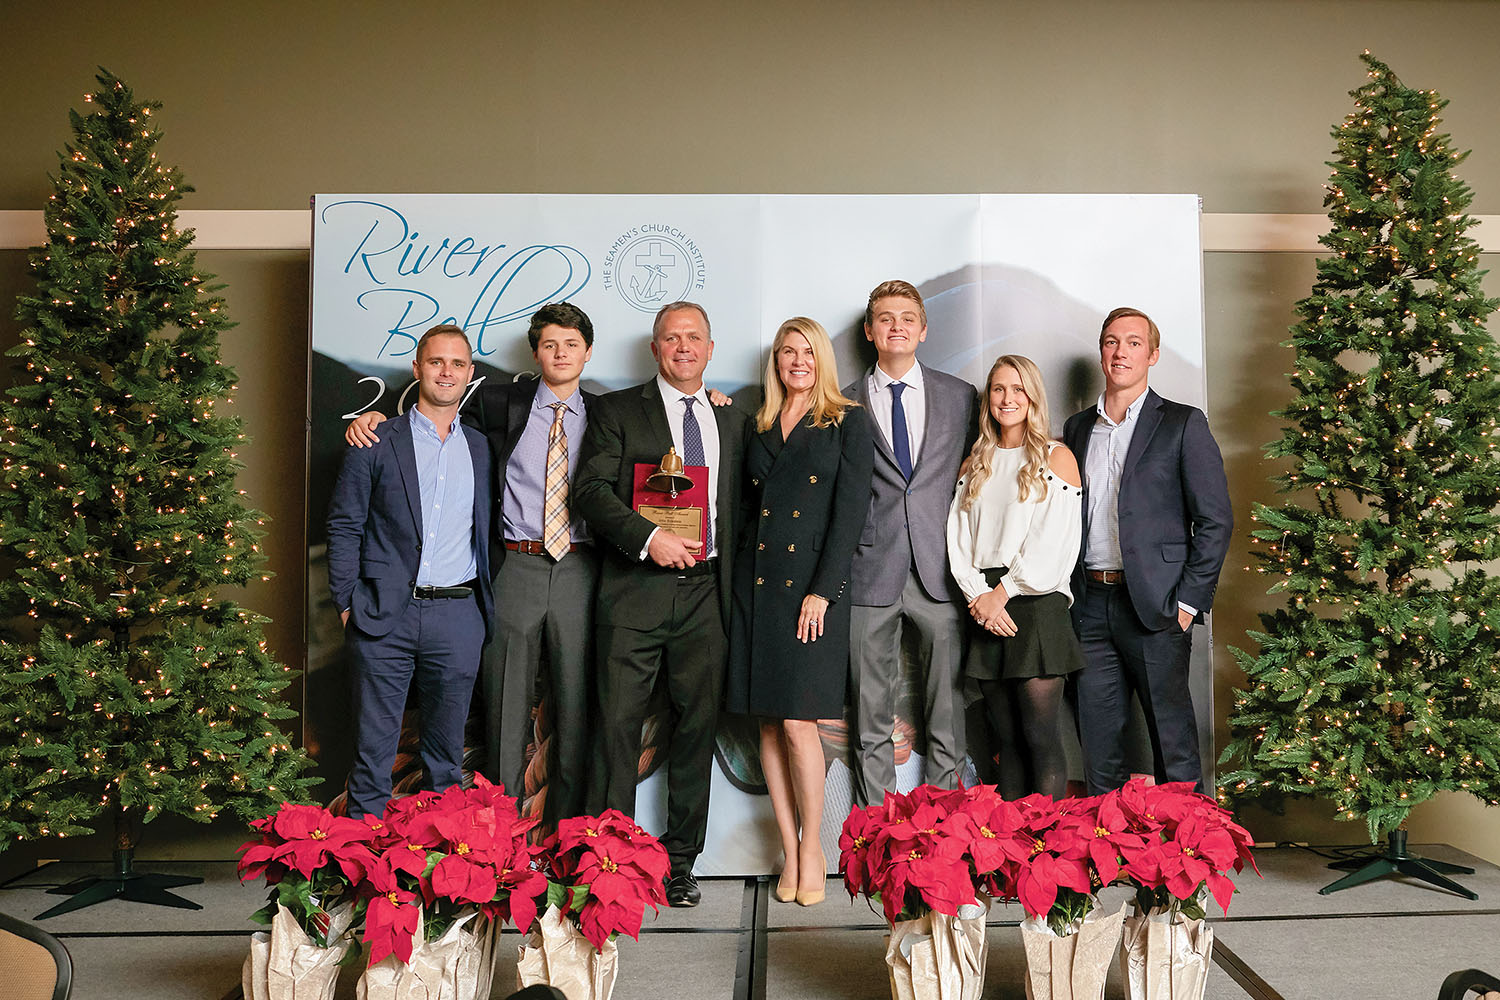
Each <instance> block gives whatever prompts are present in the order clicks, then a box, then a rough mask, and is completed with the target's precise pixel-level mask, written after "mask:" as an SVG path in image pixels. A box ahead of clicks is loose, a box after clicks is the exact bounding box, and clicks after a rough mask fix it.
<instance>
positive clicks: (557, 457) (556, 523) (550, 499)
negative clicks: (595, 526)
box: [542, 403, 572, 559]
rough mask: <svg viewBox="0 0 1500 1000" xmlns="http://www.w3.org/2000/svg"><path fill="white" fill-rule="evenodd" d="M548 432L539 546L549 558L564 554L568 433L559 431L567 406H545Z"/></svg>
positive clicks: (566, 524)
mask: <svg viewBox="0 0 1500 1000" xmlns="http://www.w3.org/2000/svg"><path fill="white" fill-rule="evenodd" d="M547 405H549V406H551V407H552V429H551V430H549V431H548V432H547V478H546V480H545V482H544V484H543V487H542V547H543V548H544V549H546V550H547V554H548V555H550V556H551V557H552V558H553V559H561V558H562V557H563V556H565V555H567V554H568V543H569V542H570V541H571V540H572V536H571V533H570V532H569V530H568V432H567V431H565V430H563V414H564V413H566V412H567V409H568V404H567V403H549V404H547Z"/></svg>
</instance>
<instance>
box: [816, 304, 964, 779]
mask: <svg viewBox="0 0 1500 1000" xmlns="http://www.w3.org/2000/svg"><path fill="white" fill-rule="evenodd" d="M865 336H866V337H867V338H868V339H869V340H870V341H871V342H873V343H874V345H875V351H876V355H877V359H876V362H875V365H874V367H872V368H870V369H869V370H868V371H867V372H865V375H864V377H863V378H860V379H858V380H857V381H855V382H854V383H852V384H851V385H849V386H847V387H846V388H845V389H844V394H845V395H847V396H849V397H850V398H852V399H854V400H857V401H858V402H859V404H860V405H861V406H864V407H865V408H866V409H867V410H868V411H869V413H870V416H871V417H872V418H873V420H874V424H875V426H876V428H877V433H876V434H875V474H874V477H873V479H872V480H871V485H870V514H869V519H868V520H867V521H866V523H865V528H864V533H863V535H862V536H861V538H860V543H859V547H858V548H857V549H856V550H855V553H854V564H853V568H852V569H851V571H850V581H849V582H850V590H851V604H852V608H851V613H852V614H851V617H852V622H851V641H850V646H849V683H850V699H851V701H853V703H854V708H855V713H856V722H857V727H858V730H859V731H858V744H857V746H856V748H855V750H856V757H857V761H858V771H859V776H858V780H857V781H856V783H855V794H856V796H857V797H858V798H859V799H860V801H862V802H864V803H866V804H869V803H875V802H879V801H880V799H881V796H882V794H883V793H884V792H885V791H895V790H896V763H895V741H894V739H893V734H892V730H893V728H894V726H895V721H896V716H895V706H896V702H897V696H898V694H899V691H900V683H901V637H902V633H903V631H904V630H905V629H906V628H908V627H909V628H912V629H914V630H915V632H916V634H917V639H918V644H919V648H920V663H919V665H920V667H921V668H922V669H923V670H924V677H923V699H922V701H923V706H924V708H925V711H926V719H925V723H926V733H927V760H926V765H927V767H926V775H925V779H926V781H928V782H930V783H931V784H935V785H941V786H943V787H947V788H952V787H954V786H955V785H956V784H957V782H958V768H959V766H960V763H961V762H962V760H963V753H964V731H963V717H964V706H963V696H962V692H961V689H960V683H961V680H962V678H961V677H960V672H961V669H962V664H963V650H964V617H965V616H964V613H963V612H964V601H963V598H962V596H961V595H960V593H959V591H958V589H957V585H956V584H955V583H954V581H953V576H952V574H951V573H949V571H948V546H947V541H946V535H945V531H946V526H947V520H948V508H949V506H950V505H951V504H952V502H953V487H954V484H955V483H956V482H957V481H958V468H959V465H961V464H962V462H963V460H964V456H965V455H967V454H968V452H969V447H970V445H972V444H973V443H974V438H975V436H976V435H977V433H978V427H979V396H978V394H977V393H976V392H975V391H974V387H973V386H972V385H970V384H969V383H967V382H965V381H963V380H962V379H958V378H954V377H953V376H951V375H945V374H943V373H942V372H939V371H936V370H934V369H932V368H928V367H927V366H926V365H924V364H922V363H920V362H919V361H917V345H918V344H920V343H922V341H924V340H926V339H927V309H926V306H924V305H923V303H922V295H921V293H920V292H918V291H917V289H916V288H915V287H914V286H912V285H911V284H910V283H909V282H905V281H886V282H882V283H881V284H879V285H877V286H876V287H875V289H874V290H873V291H872V292H870V298H869V301H868V303H867V304H866V306H865ZM913 721H914V722H915V721H917V720H913Z"/></svg>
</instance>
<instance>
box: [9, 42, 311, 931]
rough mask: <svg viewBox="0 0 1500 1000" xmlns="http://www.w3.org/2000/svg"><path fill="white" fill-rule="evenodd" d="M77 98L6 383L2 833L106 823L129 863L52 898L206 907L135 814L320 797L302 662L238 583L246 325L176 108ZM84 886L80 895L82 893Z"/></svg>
mask: <svg viewBox="0 0 1500 1000" xmlns="http://www.w3.org/2000/svg"><path fill="white" fill-rule="evenodd" d="M98 81H99V90H98V92H97V93H94V94H90V95H87V96H86V97H85V100H86V101H88V102H90V103H91V104H92V105H93V107H92V108H91V109H90V110H89V111H88V113H87V114H79V113H77V112H74V113H72V115H71V119H72V126H73V133H74V136H73V142H72V143H71V144H70V145H69V146H68V147H67V148H66V151H65V152H64V153H63V155H62V156H61V168H60V170H59V172H58V176H57V177H56V178H55V191H54V193H53V194H52V196H51V198H50V199H49V201H48V204H47V208H46V213H45V215H46V224H47V243H46V245H45V246H42V247H39V248H37V249H35V250H34V251H33V252H32V255H31V266H32V273H33V274H34V275H35V277H36V281H37V290H36V293H35V294H34V295H29V296H24V297H22V298H21V300H20V304H19V307H18V309H17V316H18V318H19V320H20V322H21V325H22V326H23V327H24V330H23V332H22V335H21V344H20V345H19V346H18V347H16V348H14V349H13V350H12V351H11V352H10V353H11V354H12V355H13V356H15V357H18V358H19V359H20V360H21V362H22V364H23V365H24V373H23V375H22V377H21V380H20V383H19V384H18V385H15V386H13V387H12V388H11V389H9V390H8V391H7V392H6V394H5V396H4V399H3V400H0V553H3V555H0V559H3V560H4V562H5V563H6V564H7V566H6V571H5V572H4V573H3V575H0V616H3V617H4V618H5V619H6V623H5V624H6V630H5V632H4V633H3V634H0V705H4V706H5V711H4V713H3V714H0V849H3V847H4V846H5V845H6V844H7V843H9V842H10V841H12V840H14V839H23V838H34V837H51V836H56V837H67V836H72V835H76V834H80V833H88V832H92V829H93V826H94V824H95V821H96V820H97V819H99V818H100V817H109V818H110V819H111V821H112V822H113V826H114V830H115V848H116V850H115V866H116V870H115V873H114V874H113V875H112V876H110V877H108V878H105V879H102V880H98V881H97V883H95V884H90V885H87V886H79V885H75V886H71V887H66V888H67V889H68V890H69V891H71V892H72V894H73V898H72V899H71V900H69V901H67V902H65V903H63V904H62V905H61V906H59V907H55V908H54V909H53V910H51V911H48V914H46V915H50V914H52V913H55V912H63V911H66V910H68V909H76V908H78V907H79V906H84V905H88V904H89V903H91V902H97V901H99V900H101V899H107V898H111V897H114V896H124V897H126V898H133V899H143V900H146V901H151V902H160V903H165V904H168V905H179V906H183V905H185V906H195V905H196V904H192V903H188V902H187V901H186V900H182V899H181V898H180V897H176V896H173V895H172V894H171V893H167V892H165V889H167V888H170V887H172V886H173V885H181V884H184V883H185V882H187V881H197V880H196V879H183V878H169V877H164V876H147V875H141V874H139V873H136V872H135V871H134V870H133V865H132V858H133V852H134V848H135V843H136V839H137V837H138V835H139V829H140V824H141V823H142V822H149V821H151V820H153V819H155V818H157V817H159V816H161V815H163V814H166V813H174V814H179V815H183V816H187V817H190V818H193V819H196V820H200V821H204V822H206V821H208V820H210V819H212V818H214V817H215V816H217V815H218V814H219V812H220V811H221V810H223V809H225V808H232V809H233V810H234V811H236V812H237V813H239V814H240V815H242V816H245V817H247V818H248V817H254V816H258V815H263V814H265V813H266V812H269V811H270V810H271V809H272V808H274V807H275V806H276V804H277V803H279V802H281V801H282V800H283V799H289V798H290V799H296V798H300V797H302V796H303V795H304V794H305V789H306V787H307V785H308V784H309V779H306V778H303V777H301V772H302V770H303V768H304V767H305V765H306V760H305V757H304V755H303V754H302V752H301V751H300V750H295V749H293V748H292V747H291V746H290V745H289V742H288V740H287V737H286V736H285V734H283V733H282V732H281V731H280V730H279V729H278V727H277V725H276V723H275V721H274V720H277V719H282V718H288V717H290V716H292V715H294V714H295V713H293V712H292V711H291V710H290V709H288V708H286V707H285V706H283V705H281V704H279V703H278V701H277V699H276V696H277V693H278V692H279V691H281V690H282V689H283V688H285V687H286V686H287V684H288V683H289V681H290V679H291V675H290V672H289V670H288V669H287V668H286V667H283V666H281V665H279V664H277V663H276V662H274V660H273V659H272V658H271V657H270V655H269V654H268V653H267V650H266V642H265V638H264V636H263V634H262V629H261V623H262V622H263V621H264V619H263V618H261V617H260V616H258V615H256V614H254V613H252V612H250V611H246V610H245V609H243V608H241V607H239V606H237V605H236V604H235V603H233V602H232V601H230V600H226V599H224V598H223V597H222V596H221V590H222V588H225V587H228V586H241V585H243V584H245V583H247V582H249V581H251V580H254V579H257V578H262V579H263V578H264V577H263V570H262V564H263V561H264V560H263V556H262V555H261V554H260V552H259V549H258V547H257V545H256V539H257V537H258V531H257V525H258V524H259V523H260V515H259V514H257V513H256V512H255V511H253V510H249V509H247V508H246V506H245V505H244V502H243V500H242V496H241V494H240V493H239V492H238V491H236V489H235V484H234V478H235V470H236V469H237V467H238V462H237V461H236V449H237V448H240V447H243V445H244V443H245V442H244V434H243V432H242V429H241V426H240V423H239V421H238V420H235V419H230V418H226V417H224V416H221V415H219V414H218V413H217V412H216V410H217V409H218V408H219V407H220V405H221V404H222V403H225V402H227V401H228V393H229V392H230V391H231V390H232V389H233V388H234V381H235V376H234V373H233V371H231V370H230V369H229V368H228V367H227V366H225V365H224V364H223V363H221V362H220V360H219V344H218V338H219V334H220V333H221V332H222V331H224V330H225V329H227V328H228V327H229V326H230V324H229V322H228V319H227V317H226V314H225V310H224V303H223V300H222V299H220V298H218V297H217V296H216V295H215V294H214V292H216V291H217V290H218V289H217V288H216V287H215V286H212V285H209V284H208V283H207V282H208V280H209V278H210V276H209V275H204V274H202V273H201V272H200V271H199V270H198V268H197V264H196V262H195V259H194V254H193V253H192V252H191V251H190V250H189V246H190V245H191V243H192V239H193V236H192V233H191V231H188V232H183V231H180V230H178V229H177V226H176V218H177V213H176V205H177V202H178V200H179V199H180V198H181V197H182V195H183V194H184V193H185V192H186V191H189V190H191V188H189V187H187V186H186V185H185V184H184V183H183V180H182V175H181V173H180V172H179V171H178V170H177V169H176V168H174V167H169V166H166V165H164V164H162V163H161V162H160V161H159V160H158V158H157V154H156V152H155V147H156V145H157V142H158V140H159V139H160V137H161V133H160V132H159V131H158V129H157V128H156V127H155V124H154V118H153V112H154V111H155V110H156V109H157V108H159V107H160V105H159V104H153V103H143V102H138V101H136V100H135V98H134V96H133V95H132V93H131V91H130V89H129V88H128V87H126V86H125V84H124V83H122V82H121V81H120V80H118V79H116V78H115V77H113V76H112V75H110V74H109V73H107V72H102V71H101V74H100V75H99V77H98ZM80 890H81V891H80Z"/></svg>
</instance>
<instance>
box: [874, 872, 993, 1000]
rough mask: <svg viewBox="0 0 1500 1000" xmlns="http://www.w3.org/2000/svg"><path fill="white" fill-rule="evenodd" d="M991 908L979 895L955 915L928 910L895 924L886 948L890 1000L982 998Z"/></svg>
mask: <svg viewBox="0 0 1500 1000" xmlns="http://www.w3.org/2000/svg"><path fill="white" fill-rule="evenodd" d="M989 908H990V901H989V899H988V898H987V897H984V896H981V897H979V899H977V900H976V901H974V902H973V903H967V904H965V905H963V906H960V907H959V908H958V916H956V917H950V916H948V915H947V914H944V913H925V914H923V915H922V916H920V917H918V918H917V919H915V920H902V921H898V922H897V923H895V924H893V925H892V926H891V933H890V936H889V937H888V938H887V939H886V949H885V964H886V965H887V966H889V967H890V974H891V998H892V1000H979V997H980V995H981V994H982V993H983V992H984V961H985V957H986V955H987V954H988V952H989V945H988V942H987V940H986V938H985V927H984V921H985V916H986V915H987V914H988V913H989Z"/></svg>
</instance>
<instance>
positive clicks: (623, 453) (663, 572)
mask: <svg viewBox="0 0 1500 1000" xmlns="http://www.w3.org/2000/svg"><path fill="white" fill-rule="evenodd" d="M651 353H652V354H653V355H654V356H655V357H656V363H657V369H658V373H657V376H656V378H654V379H652V380H651V381H649V382H647V383H645V384H644V385H638V386H634V387H632V388H629V389H622V390H620V391H619V392H612V393H609V394H608V395H605V396H601V397H600V398H599V399H598V401H597V402H596V403H594V404H593V405H592V406H591V407H590V412H589V424H588V430H587V431H586V432H585V434H584V440H583V454H582V455H581V457H580V459H579V468H578V478H577V481H576V483H575V487H574V494H575V497H576V500H577V509H578V510H579V511H581V512H582V514H583V516H584V518H585V519H586V520H587V521H588V524H589V529H590V530H591V531H592V532H593V533H594V537H595V538H596V539H597V540H598V541H599V542H600V548H601V549H602V553H601V567H600V576H599V601H598V605H597V607H596V608H595V615H594V621H595V637H596V644H597V648H598V655H599V675H600V677H599V694H600V705H601V707H602V713H601V714H602V716H603V720H602V721H603V725H602V740H603V744H604V767H605V771H606V776H607V779H606V791H605V799H606V804H607V805H608V806H611V807H613V808H616V809H619V810H621V811H623V812H625V813H629V814H633V813H634V812H635V790H636V778H637V771H638V761H639V759H640V751H641V724H642V722H643V721H644V719H645V715H646V704H647V701H648V699H649V698H650V695H651V690H652V687H653V686H654V685H655V684H656V680H657V676H658V675H659V674H662V675H664V678H665V682H666V689H667V695H668V698H669V699H670V701H671V705H672V710H673V719H674V724H675V726H674V730H673V732H672V735H671V746H670V749H669V750H668V752H667V767H668V779H667V829H666V832H665V834H664V836H663V837H662V844H663V846H665V847H666V849H667V853H668V855H670V857H671V859H672V874H671V877H670V879H669V881H668V884H667V902H668V903H670V904H671V905H673V906H693V905H696V904H697V902H698V900H699V891H698V883H697V880H696V879H694V877H693V874H692V870H693V863H694V861H695V860H696V859H697V857H698V854H699V853H700V852H701V851H702V850H703V841H704V834H705V832H706V830H707V827H708V791H709V782H710V777H711V769H712V766H713V749H714V738H715V732H716V729H717V722H718V715H719V695H720V691H721V689H722V686H723V674H724V658H725V654H726V651H727V646H728V643H727V640H726V638H725V628H726V625H727V622H728V620H729V600H730V580H731V579H732V577H731V566H730V556H731V553H732V552H733V551H734V540H735V531H736V529H737V527H738V524H737V521H736V514H737V512H736V509H735V508H736V504H737V502H738V501H739V498H740V485H739V484H740V464H741V453H742V451H743V447H744V432H745V422H746V417H745V415H744V414H743V413H741V412H740V411H738V410H735V409H730V408H722V409H714V408H713V407H712V406H711V405H709V401H708V396H707V393H706V392H705V390H704V386H703V372H704V369H705V368H706V367H707V365H708V361H709V358H711V357H712V356H713V339H712V335H711V333H710V329H709V322H708V314H707V313H706V312H705V311H704V309H703V307H702V306H700V305H697V304H696V303H692V302H673V303H670V304H668V305H666V306H663V307H662V309H661V311H660V312H658V313H657V314H656V320H655V322H654V323H653V325H652V331H651ZM674 447H675V448H676V449H677V454H678V455H680V456H682V458H683V461H684V462H685V463H686V464H687V465H706V466H707V467H708V484H707V485H708V492H709V507H710V508H711V511H710V514H711V516H710V517H709V520H708V531H707V532H706V533H707V536H708V537H707V539H706V542H698V541H687V540H685V539H683V538H680V537H678V536H677V535H674V534H673V533H671V532H669V531H666V530H663V529H661V528H658V527H657V526H656V525H655V524H653V523H652V522H651V521H648V520H647V519H646V518H644V517H642V516H641V515H640V514H638V513H636V511H635V510H634V509H632V506H631V502H632V499H633V498H632V492H633V485H634V483H633V476H634V471H635V467H636V465H637V464H638V463H649V464H650V465H651V466H653V467H655V466H656V465H657V464H659V463H660V462H661V459H662V456H663V455H665V454H666V453H667V450H668V449H669V448H674Z"/></svg>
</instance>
